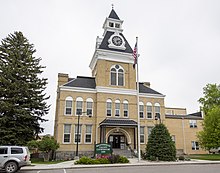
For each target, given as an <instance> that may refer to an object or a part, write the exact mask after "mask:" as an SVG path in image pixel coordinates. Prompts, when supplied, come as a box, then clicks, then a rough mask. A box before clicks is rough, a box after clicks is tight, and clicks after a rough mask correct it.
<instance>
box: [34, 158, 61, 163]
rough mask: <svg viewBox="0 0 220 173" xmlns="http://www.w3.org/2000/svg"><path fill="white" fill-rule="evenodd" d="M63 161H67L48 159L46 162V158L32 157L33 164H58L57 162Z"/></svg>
mask: <svg viewBox="0 0 220 173" xmlns="http://www.w3.org/2000/svg"><path fill="white" fill-rule="evenodd" d="M61 162H65V161H63V160H59V161H56V160H54V161H48V162H44V159H35V158H32V159H31V163H32V164H56V163H61Z"/></svg>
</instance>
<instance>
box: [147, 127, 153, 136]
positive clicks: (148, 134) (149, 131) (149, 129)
mask: <svg viewBox="0 0 220 173" xmlns="http://www.w3.org/2000/svg"><path fill="white" fill-rule="evenodd" d="M153 128H154V127H152V126H147V136H148V137H149V136H150V134H151V131H152V129H153Z"/></svg>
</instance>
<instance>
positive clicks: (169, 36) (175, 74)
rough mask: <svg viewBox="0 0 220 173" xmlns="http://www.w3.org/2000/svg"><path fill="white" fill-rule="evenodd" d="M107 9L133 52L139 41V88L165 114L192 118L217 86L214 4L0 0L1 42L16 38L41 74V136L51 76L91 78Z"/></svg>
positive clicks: (219, 33) (218, 37) (219, 50)
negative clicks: (209, 88)
mask: <svg viewBox="0 0 220 173" xmlns="http://www.w3.org/2000/svg"><path fill="white" fill-rule="evenodd" d="M111 4H114V9H115V11H116V13H117V14H118V16H119V18H120V19H121V20H124V23H123V29H124V32H123V34H124V36H125V37H126V38H127V40H128V42H129V43H130V45H131V47H132V48H133V47H134V44H135V37H136V36H138V37H139V43H138V48H139V53H140V58H139V70H140V76H139V78H140V81H142V82H144V81H148V82H150V83H151V87H152V88H153V89H155V90H156V91H159V92H161V93H162V94H164V95H166V97H165V105H166V106H167V107H183V108H187V111H188V113H193V112H196V111H198V110H199V103H198V101H197V100H198V99H199V98H200V97H202V96H203V94H202V92H203V87H204V86H205V85H206V84H207V83H218V84H219V83H220V1H219V0H135V1H134V0H120V1H119V0H0V13H1V15H0V39H1V40H2V39H3V38H5V37H6V36H7V35H8V34H9V33H13V32H14V31H21V32H23V34H24V35H25V37H27V38H28V39H29V41H30V43H33V44H34V45H35V49H36V50H37V53H36V56H38V57H41V58H42V61H41V64H42V65H45V66H46V69H45V70H44V74H43V75H44V77H46V78H48V82H49V84H48V88H47V90H46V92H47V93H48V95H50V96H51V97H50V100H49V101H48V104H51V109H50V112H49V114H48V115H47V116H46V118H47V119H49V121H48V122H47V123H46V124H43V126H44V127H45V133H50V134H52V133H53V124H54V117H55V100H56V87H57V75H58V73H68V74H69V76H70V77H76V76H77V75H78V76H91V70H90V68H89V63H90V60H91V58H92V55H93V53H94V50H95V40H96V37H97V36H102V34H103V29H102V25H103V23H104V20H105V18H106V17H108V15H109V13H110V11H111V8H112V7H111Z"/></svg>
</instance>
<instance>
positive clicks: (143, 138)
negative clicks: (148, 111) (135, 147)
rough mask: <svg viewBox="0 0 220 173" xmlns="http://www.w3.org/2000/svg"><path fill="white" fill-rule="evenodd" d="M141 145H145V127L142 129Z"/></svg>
mask: <svg viewBox="0 0 220 173" xmlns="http://www.w3.org/2000/svg"><path fill="white" fill-rule="evenodd" d="M140 143H141V144H144V143H145V135H144V126H141V127H140Z"/></svg>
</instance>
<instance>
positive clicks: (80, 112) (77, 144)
mask: <svg viewBox="0 0 220 173" xmlns="http://www.w3.org/2000/svg"><path fill="white" fill-rule="evenodd" d="M76 113H77V115H78V122H77V138H76V140H77V141H76V156H75V157H76V159H78V158H79V117H80V116H81V115H82V114H84V113H87V111H86V112H82V111H77V112H76ZM87 115H88V116H89V118H91V117H92V115H91V113H90V112H89V114H87Z"/></svg>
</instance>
